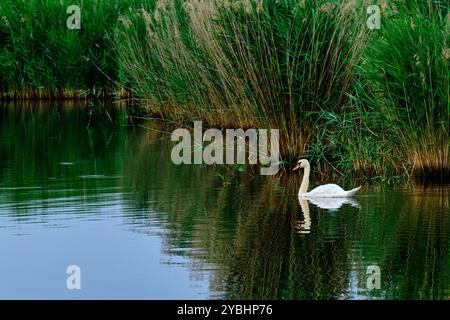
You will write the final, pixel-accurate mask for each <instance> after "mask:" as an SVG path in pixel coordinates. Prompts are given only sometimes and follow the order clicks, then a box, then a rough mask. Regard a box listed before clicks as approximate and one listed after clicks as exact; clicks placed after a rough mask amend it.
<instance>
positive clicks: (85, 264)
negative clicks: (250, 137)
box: [0, 105, 450, 299]
mask: <svg viewBox="0 0 450 320" xmlns="http://www.w3.org/2000/svg"><path fill="white" fill-rule="evenodd" d="M107 111H108V112H107V113H105V112H103V111H102V110H99V111H96V110H94V109H92V108H86V107H82V106H71V105H64V106H56V105H55V106H49V105H35V106H25V105H21V106H12V105H7V106H2V107H1V108H0V298H3V299H4V298H40V299H47V298H63V299H78V298H87V299H89V298H125V299H128V298H136V299H178V298H187V299H206V298H233V299H235V298H236V299H246V298H252V299H449V298H450V210H449V207H450V200H449V196H450V194H449V187H448V186H447V187H445V186H444V187H443V186H441V187H417V186H415V187H409V188H396V189H389V188H368V187H365V188H364V189H363V190H362V191H361V192H360V194H359V195H358V196H357V197H356V198H355V200H354V202H352V203H338V202H331V203H330V202H328V203H323V202H322V203H308V202H302V203H299V201H298V199H297V196H296V193H297V190H298V187H299V184H300V177H299V176H291V177H269V178H268V177H260V176H258V175H254V174H252V173H251V172H240V171H242V170H234V169H233V168H230V167H208V166H200V165H199V166H175V165H173V164H172V163H171V161H170V152H171V146H172V143H171V142H170V136H169V135H168V134H165V133H162V132H160V131H164V129H162V128H161V127H159V126H155V125H154V124H145V126H152V127H153V130H149V129H146V128H143V127H142V126H141V127H131V126H127V121H126V116H125V112H124V110H123V109H121V108H107ZM155 128H156V130H155ZM344 186H345V187H351V186H352V184H351V183H349V184H348V185H345V183H344ZM69 265H77V266H79V267H80V270H81V290H69V289H67V288H66V279H67V278H68V277H69V275H68V274H67V273H66V269H67V267H68V266H69ZM371 266H372V267H373V266H375V268H379V271H380V274H379V279H380V282H379V284H380V286H379V289H378V287H377V286H376V283H377V282H376V279H378V278H376V279H375V280H373V279H374V278H373V277H372V278H370V279H369V280H371V281H372V280H373V281H374V282H371V281H369V287H368V284H367V280H368V278H369V277H371V274H367V272H368V270H372V269H370V268H372V267H371ZM368 268H369V269H368ZM375 276H376V277H378V274H376V275H375ZM371 283H373V284H375V287H374V285H372V286H370V284H371ZM369 289H371V290H369Z"/></svg>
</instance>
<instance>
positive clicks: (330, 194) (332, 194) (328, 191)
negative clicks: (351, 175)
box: [294, 159, 361, 198]
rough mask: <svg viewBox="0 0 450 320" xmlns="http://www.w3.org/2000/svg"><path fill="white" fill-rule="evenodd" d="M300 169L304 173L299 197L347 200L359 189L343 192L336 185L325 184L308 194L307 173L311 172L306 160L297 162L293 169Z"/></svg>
mask: <svg viewBox="0 0 450 320" xmlns="http://www.w3.org/2000/svg"><path fill="white" fill-rule="evenodd" d="M300 168H304V169H305V173H304V174H303V180H302V185H301V186H300V190H299V191H298V196H299V197H304V198H349V197H352V196H353V195H354V194H355V193H356V192H357V191H358V190H359V189H361V187H358V188H355V189H352V190H349V191H345V190H344V189H342V188H341V187H339V186H338V185H337V184H325V185H323V186H319V187H317V188H315V189H313V190H311V191H310V192H308V185H309V173H310V171H311V166H310V165H309V161H308V160H306V159H302V160H298V162H297V166H296V167H295V168H294V171H295V170H298V169H300Z"/></svg>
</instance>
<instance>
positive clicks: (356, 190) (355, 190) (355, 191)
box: [347, 186, 361, 197]
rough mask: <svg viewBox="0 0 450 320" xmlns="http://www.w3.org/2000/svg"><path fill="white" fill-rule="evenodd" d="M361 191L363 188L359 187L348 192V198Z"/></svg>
mask: <svg viewBox="0 0 450 320" xmlns="http://www.w3.org/2000/svg"><path fill="white" fill-rule="evenodd" d="M359 189H361V186H359V187H358V188H355V189H352V190H350V191H347V197H351V196H353V195H354V194H355V193H357V192H358V190H359Z"/></svg>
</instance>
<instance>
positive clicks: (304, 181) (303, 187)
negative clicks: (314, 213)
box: [298, 165, 310, 194]
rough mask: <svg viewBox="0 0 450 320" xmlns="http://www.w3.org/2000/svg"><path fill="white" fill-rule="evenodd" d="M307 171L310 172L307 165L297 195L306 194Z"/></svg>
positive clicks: (307, 183)
mask: <svg viewBox="0 0 450 320" xmlns="http://www.w3.org/2000/svg"><path fill="white" fill-rule="evenodd" d="M309 171H310V167H309V166H308V165H307V166H306V167H305V173H304V174H303V180H302V185H301V186H300V190H299V191H298V193H299V194H305V193H307V192H308V185H309Z"/></svg>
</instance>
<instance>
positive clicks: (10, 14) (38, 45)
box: [0, 0, 137, 98]
mask: <svg viewBox="0 0 450 320" xmlns="http://www.w3.org/2000/svg"><path fill="white" fill-rule="evenodd" d="M133 2H137V1H133V0H125V1H112V0H111V1H82V0H80V1H72V0H48V1H38V0H2V1H1V2H0V92H1V93H2V95H3V96H9V97H15V98H49V97H54V96H64V97H75V96H80V95H87V94H90V95H102V94H103V93H104V92H105V90H106V91H111V89H112V88H113V86H114V83H112V82H113V81H114V80H117V74H118V72H117V69H118V67H117V63H116V59H115V57H114V52H113V51H112V50H111V43H110V41H109V39H108V37H107V31H109V30H111V29H112V28H114V25H115V24H116V23H117V18H118V15H119V13H120V12H123V11H125V10H127V9H128V6H129V5H131V4H132V3H133ZM70 5H79V6H80V9H81V29H80V30H70V29H68V28H67V26H66V20H67V19H68V18H69V16H70V14H67V12H66V10H67V8H68V7H69V6H70Z"/></svg>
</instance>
